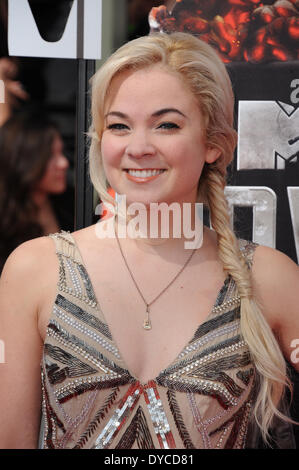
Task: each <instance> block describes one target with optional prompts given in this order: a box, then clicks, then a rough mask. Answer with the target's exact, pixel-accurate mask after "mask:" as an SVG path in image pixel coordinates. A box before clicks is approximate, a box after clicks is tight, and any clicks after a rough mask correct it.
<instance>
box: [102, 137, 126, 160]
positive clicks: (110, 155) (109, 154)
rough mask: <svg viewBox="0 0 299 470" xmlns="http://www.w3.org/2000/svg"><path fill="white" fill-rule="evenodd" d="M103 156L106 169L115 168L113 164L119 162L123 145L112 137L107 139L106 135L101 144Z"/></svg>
mask: <svg viewBox="0 0 299 470" xmlns="http://www.w3.org/2000/svg"><path fill="white" fill-rule="evenodd" d="M101 155H102V160H103V165H104V167H106V166H110V165H111V166H113V164H116V163H117V162H118V161H119V159H120V157H121V155H122V145H121V143H119V142H117V141H115V139H111V138H110V137H105V135H104V136H103V138H102V142H101Z"/></svg>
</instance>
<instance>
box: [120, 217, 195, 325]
mask: <svg viewBox="0 0 299 470" xmlns="http://www.w3.org/2000/svg"><path fill="white" fill-rule="evenodd" d="M115 219H116V216H115ZM115 219H114V230H115V236H116V240H117V243H118V246H119V250H120V252H121V255H122V257H123V260H124V262H125V265H126V266H127V269H128V271H129V273H130V276H131V278H132V280H133V282H134V284H135V286H136V289H137V290H138V292H139V294H140V296H141V297H142V299H143V302H144V303H145V306H146V318H145V319H144V320H143V328H144V329H145V330H151V329H152V324H151V321H150V306H151V305H152V304H153V303H154V302H155V301H156V300H157V299H158V298H159V297H160V296H161V295H162V294H164V292H165V291H166V290H167V289H168V287H170V286H171V285H172V284H173V283H174V281H175V280H176V279H177V278H178V277H179V275H180V274H181V272H182V271H183V270H184V269H185V267H186V266H187V264H188V263H189V261H190V260H191V258H192V256H193V255H194V253H195V251H196V250H197V248H194V250H192V253H191V255H190V256H189V257H188V259H187V261H186V262H185V264H184V266H183V267H182V268H181V269H180V270H179V272H178V273H177V274H176V275H175V277H174V278H173V279H172V280H171V281H170V283H169V284H167V286H166V287H165V288H164V289H163V290H162V291H161V292H160V294H158V295H157V296H156V297H155V298H154V299H153V300H152V301H151V302H150V303H147V301H146V300H145V298H144V296H143V294H142V292H141V290H140V289H139V287H138V285H137V282H136V281H135V279H134V276H133V274H132V271H131V269H130V268H129V265H128V263H127V260H126V258H125V255H124V253H123V250H122V248H121V246H120V242H119V239H118V235H117V230H116V227H115Z"/></svg>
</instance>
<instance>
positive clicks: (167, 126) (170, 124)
mask: <svg viewBox="0 0 299 470" xmlns="http://www.w3.org/2000/svg"><path fill="white" fill-rule="evenodd" d="M179 128H180V127H179V126H178V125H177V124H175V123H174V122H163V123H162V124H160V125H159V126H158V129H179Z"/></svg>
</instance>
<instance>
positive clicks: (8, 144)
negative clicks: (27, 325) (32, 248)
mask: <svg viewBox="0 0 299 470" xmlns="http://www.w3.org/2000/svg"><path fill="white" fill-rule="evenodd" d="M68 166H69V162H68V159H67V158H66V157H65V155H64V153H63V142H62V139H61V136H60V133H59V131H58V129H57V127H56V126H55V124H53V123H52V122H50V121H49V120H48V119H47V117H46V116H45V115H43V114H42V112H41V111H32V110H30V111H29V110H24V109H23V110H22V111H19V112H17V113H14V115H13V116H12V117H11V118H10V119H8V120H7V121H6V122H5V123H4V124H3V126H2V127H1V128H0V272H1V271H2V268H3V265H4V263H5V260H6V258H7V257H8V255H9V254H10V253H11V251H13V250H14V249H15V248H16V247H17V246H18V245H19V244H21V243H22V242H24V241H26V240H30V239H32V238H35V237H39V236H42V235H48V234H49V233H54V232H57V230H60V229H65V230H69V229H71V228H72V223H73V214H68V213H66V212H67V211H65V210H64V209H63V205H61V204H60V202H59V195H61V194H63V193H64V192H65V191H66V189H67V169H68Z"/></svg>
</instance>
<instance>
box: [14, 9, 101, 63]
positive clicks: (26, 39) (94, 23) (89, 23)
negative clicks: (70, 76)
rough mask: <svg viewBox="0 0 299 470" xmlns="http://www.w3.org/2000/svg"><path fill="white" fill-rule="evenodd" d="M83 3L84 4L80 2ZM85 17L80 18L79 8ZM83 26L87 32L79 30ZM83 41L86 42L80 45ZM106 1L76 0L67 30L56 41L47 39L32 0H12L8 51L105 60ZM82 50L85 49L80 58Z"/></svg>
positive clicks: (15, 54) (37, 55)
mask: <svg viewBox="0 0 299 470" xmlns="http://www.w3.org/2000/svg"><path fill="white" fill-rule="evenodd" d="M79 2H80V5H79ZM79 6H80V7H81V6H82V15H83V18H82V19H80V18H79V21H78V8H79ZM80 28H82V29H83V35H82V39H81V34H80V31H79V29H80ZM81 40H83V45H82V44H79V48H78V41H79V42H80V41H81ZM101 45H102V0H73V5H72V7H71V10H70V13H69V17H68V19H67V22H66V26H65V30H64V33H63V35H62V37H61V39H59V40H58V41H56V42H50V41H45V40H44V39H43V38H42V37H41V35H40V33H39V30H38V27H37V25H36V22H35V18H34V16H33V14H32V10H31V8H30V5H29V2H28V0H8V51H9V55H10V56H21V57H49V58H64V59H77V58H81V59H94V60H97V59H101ZM78 49H81V50H82V51H83V55H82V57H78V52H77V51H78Z"/></svg>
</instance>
